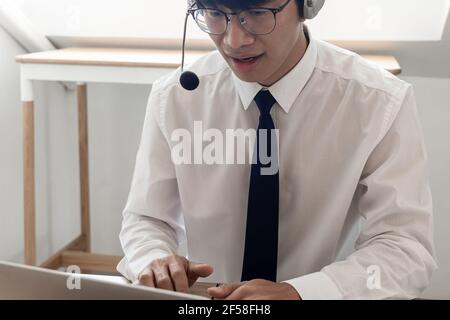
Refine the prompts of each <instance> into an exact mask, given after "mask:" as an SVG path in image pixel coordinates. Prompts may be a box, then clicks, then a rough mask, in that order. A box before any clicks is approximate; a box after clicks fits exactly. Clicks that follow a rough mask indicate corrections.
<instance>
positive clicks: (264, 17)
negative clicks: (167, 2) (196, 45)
mask: <svg viewBox="0 0 450 320" xmlns="http://www.w3.org/2000/svg"><path fill="white" fill-rule="evenodd" d="M289 2H291V0H287V1H286V2H285V3H284V4H283V5H281V6H280V7H278V8H249V9H244V10H239V11H236V12H223V11H222V10H219V9H215V8H195V9H189V10H188V13H190V14H191V15H192V17H193V18H194V20H195V22H197V25H198V26H199V27H200V29H201V30H202V31H204V32H206V33H209V34H212V35H221V34H223V33H225V32H226V31H227V29H228V25H229V24H230V22H231V16H236V17H237V18H238V21H239V23H240V24H241V26H242V27H243V28H244V29H245V30H246V31H247V32H249V33H251V34H254V35H265V34H269V33H271V32H272V31H273V30H274V29H275V26H276V24H277V14H278V13H280V12H281V11H283V9H284V8H286V6H287V5H288V4H289Z"/></svg>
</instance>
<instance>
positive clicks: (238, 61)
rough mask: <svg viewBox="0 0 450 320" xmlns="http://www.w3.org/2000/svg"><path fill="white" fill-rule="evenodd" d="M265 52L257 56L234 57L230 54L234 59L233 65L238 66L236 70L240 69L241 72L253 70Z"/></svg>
mask: <svg viewBox="0 0 450 320" xmlns="http://www.w3.org/2000/svg"><path fill="white" fill-rule="evenodd" d="M262 56H263V54H260V55H257V56H246V57H233V56H230V58H231V60H232V61H233V65H234V67H235V68H236V70H239V71H241V72H248V71H251V70H253V69H254V68H255V67H256V65H257V62H258V61H259V60H260V59H261V57H262Z"/></svg>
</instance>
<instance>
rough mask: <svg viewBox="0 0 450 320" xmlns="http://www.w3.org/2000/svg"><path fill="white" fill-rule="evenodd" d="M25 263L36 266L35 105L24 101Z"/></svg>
mask: <svg viewBox="0 0 450 320" xmlns="http://www.w3.org/2000/svg"><path fill="white" fill-rule="evenodd" d="M22 116H23V187H24V240H25V243H24V244H25V263H26V264H28V265H36V200H35V174H34V173H35V166H34V103H33V101H22Z"/></svg>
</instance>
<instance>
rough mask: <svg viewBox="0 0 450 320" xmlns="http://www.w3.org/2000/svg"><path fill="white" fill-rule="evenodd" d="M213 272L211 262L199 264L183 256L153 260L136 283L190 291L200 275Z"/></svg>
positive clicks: (203, 275) (204, 275)
mask: <svg viewBox="0 0 450 320" xmlns="http://www.w3.org/2000/svg"><path fill="white" fill-rule="evenodd" d="M211 273H213V267H212V266H210V265H209V264H204V263H202V264H198V263H194V262H191V261H188V260H187V259H186V258H184V257H181V256H176V255H172V256H168V257H165V258H162V259H156V260H153V261H152V262H151V263H150V265H149V266H148V267H147V268H145V269H144V270H143V271H142V272H141V273H140V274H139V276H138V279H137V281H136V282H135V283H137V284H140V285H144V286H147V287H153V288H160V289H166V290H172V291H179V292H185V293H186V292H188V291H189V287H190V286H192V285H193V284H194V283H195V281H197V279H198V278H199V277H207V276H209V275H210V274H211Z"/></svg>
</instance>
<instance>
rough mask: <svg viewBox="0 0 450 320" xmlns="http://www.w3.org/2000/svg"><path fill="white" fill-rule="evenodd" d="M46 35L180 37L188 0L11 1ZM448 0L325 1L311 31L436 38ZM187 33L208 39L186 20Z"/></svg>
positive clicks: (350, 36) (330, 36)
mask: <svg viewBox="0 0 450 320" xmlns="http://www.w3.org/2000/svg"><path fill="white" fill-rule="evenodd" d="M13 2H14V3H15V4H16V5H18V6H19V7H20V8H21V10H22V11H23V12H24V13H25V15H26V16H28V18H29V19H30V20H31V22H32V23H33V24H34V25H35V26H36V27H37V28H38V29H40V30H41V31H42V32H43V33H45V34H46V35H63V36H100V37H102V36H107V37H110V36H117V37H145V38H181V36H182V29H183V22H184V16H185V10H186V6H187V4H186V0H163V1H158V0H127V1H125V0H14V1H13ZM449 7H450V0H432V1H424V0H327V2H326V3H325V9H324V10H323V11H322V12H321V14H320V15H319V17H318V18H317V19H316V20H313V21H309V22H308V23H309V25H311V28H312V30H313V32H314V35H315V36H317V37H319V38H322V39H325V40H356V41H367V40H369V41H370V40H382V41H433V40H435V41H437V40H440V39H441V37H442V33H443V28H444V26H445V23H446V20H447V16H448V11H449ZM188 25H189V29H188V37H189V38H197V39H199V38H200V39H206V38H208V36H207V35H206V34H204V33H202V32H201V31H200V30H198V28H197V26H196V25H195V22H194V21H193V20H192V19H190V21H189V24H188Z"/></svg>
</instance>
